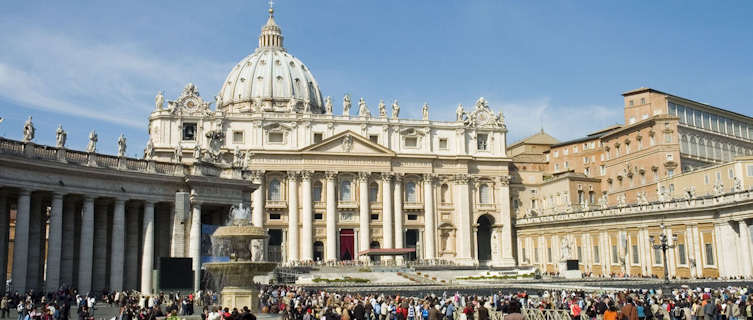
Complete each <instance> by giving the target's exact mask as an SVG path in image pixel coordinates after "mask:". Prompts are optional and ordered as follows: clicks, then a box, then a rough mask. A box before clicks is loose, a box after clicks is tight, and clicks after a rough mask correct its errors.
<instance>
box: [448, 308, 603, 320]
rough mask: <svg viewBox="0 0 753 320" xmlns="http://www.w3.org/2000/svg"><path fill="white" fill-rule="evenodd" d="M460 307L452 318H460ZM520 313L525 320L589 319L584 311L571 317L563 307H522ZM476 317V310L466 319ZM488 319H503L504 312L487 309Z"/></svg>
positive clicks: (471, 319)
mask: <svg viewBox="0 0 753 320" xmlns="http://www.w3.org/2000/svg"><path fill="white" fill-rule="evenodd" d="M462 313H463V312H462V308H460V307H458V308H457V309H455V315H454V317H453V318H454V319H455V320H459V319H461V317H460V315H461V314H462ZM521 314H523V317H524V318H525V319H526V320H590V319H589V318H588V316H586V315H585V313H583V312H582V313H581V314H580V315H579V316H578V317H571V316H570V311H569V310H565V309H529V308H523V309H522V310H521ZM475 319H478V312H477V311H474V312H473V317H468V319H467V320H475ZM489 319H490V320H504V319H505V314H504V313H502V312H501V311H495V310H489Z"/></svg>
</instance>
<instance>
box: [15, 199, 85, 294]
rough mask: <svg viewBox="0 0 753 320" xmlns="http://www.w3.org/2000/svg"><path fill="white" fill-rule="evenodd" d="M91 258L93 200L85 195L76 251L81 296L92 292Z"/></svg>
mask: <svg viewBox="0 0 753 320" xmlns="http://www.w3.org/2000/svg"><path fill="white" fill-rule="evenodd" d="M16 239H18V238H16ZM16 241H18V240H16ZM16 248H17V247H16ZM93 256H94V198H92V197H91V196H86V195H85V196H84V206H83V209H82V210H81V241H79V250H78V257H79V258H78V259H79V260H78V292H80V293H81V294H89V292H90V291H91V290H92V263H93ZM14 269H15V268H14Z"/></svg>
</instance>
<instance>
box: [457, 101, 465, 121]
mask: <svg viewBox="0 0 753 320" xmlns="http://www.w3.org/2000/svg"><path fill="white" fill-rule="evenodd" d="M464 116H465V111H463V104H462V103H461V104H458V108H457V109H455V121H463V117H464Z"/></svg>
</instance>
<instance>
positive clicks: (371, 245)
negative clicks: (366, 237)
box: [369, 241, 380, 262]
mask: <svg viewBox="0 0 753 320" xmlns="http://www.w3.org/2000/svg"><path fill="white" fill-rule="evenodd" d="M379 247H380V246H379V241H372V242H371V243H369V249H379ZM370 259H371V261H372V262H377V261H379V257H377V256H371V257H370Z"/></svg>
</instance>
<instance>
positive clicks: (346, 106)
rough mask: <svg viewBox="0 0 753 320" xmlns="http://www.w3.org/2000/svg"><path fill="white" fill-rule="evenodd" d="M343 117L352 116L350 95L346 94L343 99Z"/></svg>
mask: <svg viewBox="0 0 753 320" xmlns="http://www.w3.org/2000/svg"><path fill="white" fill-rule="evenodd" d="M343 115H344V116H349V115H350V95H349V94H346V95H345V97H343Z"/></svg>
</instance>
